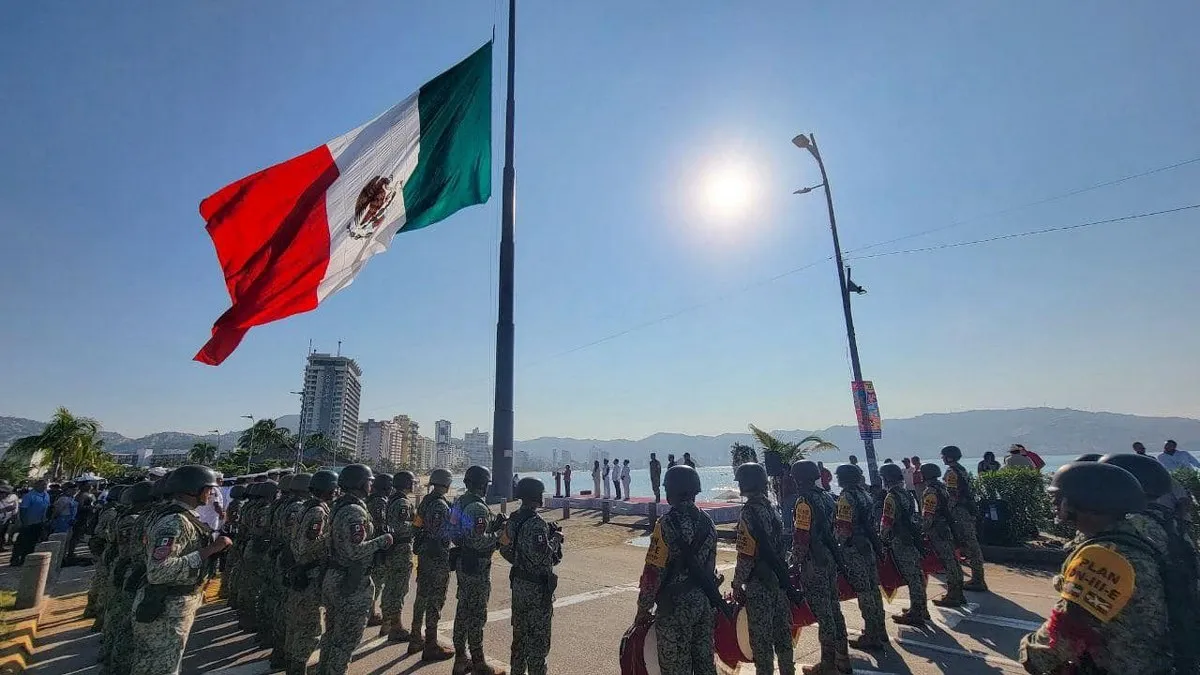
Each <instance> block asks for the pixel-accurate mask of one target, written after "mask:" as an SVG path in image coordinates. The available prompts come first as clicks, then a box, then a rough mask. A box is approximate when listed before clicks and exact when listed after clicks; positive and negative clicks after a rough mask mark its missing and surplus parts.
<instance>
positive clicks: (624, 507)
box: [545, 495, 742, 525]
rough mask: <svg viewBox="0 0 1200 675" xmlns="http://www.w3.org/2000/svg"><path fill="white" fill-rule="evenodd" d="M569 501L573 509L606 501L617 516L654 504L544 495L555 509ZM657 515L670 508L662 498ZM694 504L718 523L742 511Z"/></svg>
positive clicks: (738, 507)
mask: <svg viewBox="0 0 1200 675" xmlns="http://www.w3.org/2000/svg"><path fill="white" fill-rule="evenodd" d="M567 501H570V503H571V508H573V509H596V510H597V511H598V510H600V509H602V508H603V506H602V504H603V503H604V502H608V504H609V510H610V512H611V513H612V514H613V515H617V516H648V515H650V505H651V504H654V499H653V498H651V497H630V498H629V499H628V500H624V499H603V498H593V497H591V496H587V495H585V496H583V497H571V498H570V499H568V498H566V497H546V504H545V505H546V507H547V508H552V509H557V508H562V506H563V503H564V502H567ZM656 506H657V507H658V515H659V516H662V515H664V514H666V513H667V512H668V511H670V510H671V505H670V504H668V503H667V501H666V500H665V499H664V500H663V501H662V502H659V503H658V504H657V505H656ZM696 506H699V507H700V510H701V511H703V512H705V513H707V514H708V517H709V518H712V519H713V522H714V523H717V524H718V525H719V524H721V523H735V522H737V519H738V516H739V515H741V513H742V505H741V504H738V503H733V502H696Z"/></svg>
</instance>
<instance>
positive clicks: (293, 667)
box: [283, 661, 308, 675]
mask: <svg viewBox="0 0 1200 675" xmlns="http://www.w3.org/2000/svg"><path fill="white" fill-rule="evenodd" d="M283 672H284V673H285V675H308V662H306V661H288V663H287V667H286V668H285V669H284V671H283Z"/></svg>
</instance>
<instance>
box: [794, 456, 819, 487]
mask: <svg viewBox="0 0 1200 675" xmlns="http://www.w3.org/2000/svg"><path fill="white" fill-rule="evenodd" d="M820 477H821V468H820V467H818V466H817V463H816V462H814V461H812V460H810V459H802V460H800V461H798V462H792V479H793V480H795V481H796V482H797V483H802V484H811V483H812V482H813V481H815V480H817V479H818V478H820Z"/></svg>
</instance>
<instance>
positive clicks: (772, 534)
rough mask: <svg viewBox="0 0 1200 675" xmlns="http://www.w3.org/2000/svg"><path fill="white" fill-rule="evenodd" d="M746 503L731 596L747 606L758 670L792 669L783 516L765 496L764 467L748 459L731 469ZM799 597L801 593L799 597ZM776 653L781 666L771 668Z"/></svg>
mask: <svg viewBox="0 0 1200 675" xmlns="http://www.w3.org/2000/svg"><path fill="white" fill-rule="evenodd" d="M733 477H734V480H736V481H737V484H738V488H739V489H740V490H741V493H742V496H743V497H746V503H745V505H743V506H742V515H741V517H740V518H739V519H738V525H737V552H738V557H737V569H736V570H735V571H734V573H733V597H734V600H736V601H737V602H738V603H739V604H743V605H745V607H746V615H747V616H746V618H747V620H748V623H749V628H750V648H751V651H752V652H753V653H754V672H755V673H757V675H774V674H775V673H780V675H796V664H795V656H794V652H793V648H792V608H791V601H790V600H789V597H788V592H789V590H790V589H791V581H790V579H789V578H788V576H787V572H786V569H785V563H784V560H786V558H787V548H786V547H785V544H784V533H783V521H782V520H781V519H780V517H779V511H778V510H777V509H775V508H774V507H773V506H771V500H770V499H769V498H768V497H767V470H766V469H764V468H763V467H762V465H760V464H755V463H754V462H747V463H745V464H742V465H740V466H739V467H738V468H737V469H736V470H735V471H734V472H733ZM797 599H799V598H797ZM776 657H778V663H779V670H775V663H776Z"/></svg>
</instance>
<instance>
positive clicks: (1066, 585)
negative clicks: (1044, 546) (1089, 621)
mask: <svg viewBox="0 0 1200 675" xmlns="http://www.w3.org/2000/svg"><path fill="white" fill-rule="evenodd" d="M1135 582H1136V579H1135V574H1134V571H1133V565H1132V564H1130V562H1129V560H1128V559H1126V558H1125V556H1123V555H1121V554H1120V553H1118V552H1117V551H1115V550H1113V549H1111V548H1107V547H1104V546H1100V545H1098V544H1091V545H1088V546H1084V547H1083V548H1081V549H1079V550H1078V551H1076V552H1075V554H1074V555H1073V556H1071V561H1070V562H1069V563H1068V564H1067V571H1066V574H1064V575H1063V578H1062V591H1061V593H1060V595H1061V597H1062V599H1063V600H1066V601H1067V602H1071V603H1074V604H1076V605H1079V606H1080V607H1082V608H1083V609H1085V610H1087V612H1088V613H1089V614H1091V615H1092V616H1094V617H1096V618H1097V619H1099V620H1101V621H1104V622H1105V623H1107V622H1109V621H1112V620H1113V619H1115V618H1116V617H1117V615H1118V614H1120V613H1121V610H1122V609H1124V608H1125V605H1126V604H1127V603H1128V602H1129V599H1130V598H1131V597H1133V590H1134V587H1135Z"/></svg>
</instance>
